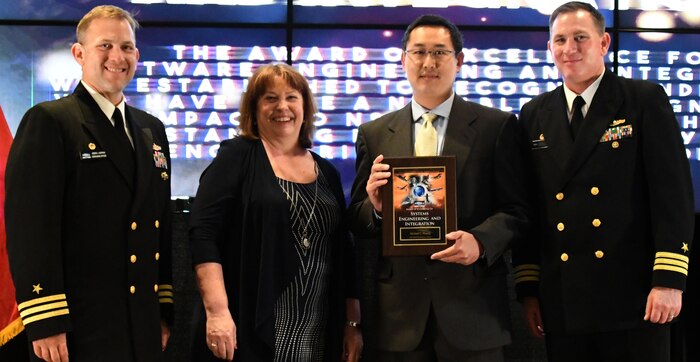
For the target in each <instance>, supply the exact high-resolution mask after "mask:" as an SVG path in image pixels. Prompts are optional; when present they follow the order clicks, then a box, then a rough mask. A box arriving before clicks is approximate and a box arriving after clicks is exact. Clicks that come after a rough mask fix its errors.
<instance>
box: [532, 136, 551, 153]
mask: <svg viewBox="0 0 700 362" xmlns="http://www.w3.org/2000/svg"><path fill="white" fill-rule="evenodd" d="M530 144H531V145H532V149H533V150H542V149H545V148H549V146H547V142H545V141H544V134H540V137H539V138H538V139H535V140H532V141H530Z"/></svg>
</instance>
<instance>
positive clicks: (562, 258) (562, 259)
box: [561, 253, 569, 261]
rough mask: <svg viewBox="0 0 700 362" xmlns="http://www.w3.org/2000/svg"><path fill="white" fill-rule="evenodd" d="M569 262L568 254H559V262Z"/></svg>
mask: <svg viewBox="0 0 700 362" xmlns="http://www.w3.org/2000/svg"><path fill="white" fill-rule="evenodd" d="M567 260H569V254H567V253H563V254H561V261H567Z"/></svg>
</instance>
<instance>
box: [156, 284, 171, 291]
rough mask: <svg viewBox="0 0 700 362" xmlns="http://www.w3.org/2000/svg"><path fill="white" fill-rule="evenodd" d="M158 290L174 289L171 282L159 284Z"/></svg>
mask: <svg viewBox="0 0 700 362" xmlns="http://www.w3.org/2000/svg"><path fill="white" fill-rule="evenodd" d="M158 290H173V286H172V285H170V284H160V285H158Z"/></svg>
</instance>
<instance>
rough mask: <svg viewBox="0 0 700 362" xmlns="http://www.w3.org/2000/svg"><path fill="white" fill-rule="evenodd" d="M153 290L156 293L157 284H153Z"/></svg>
mask: <svg viewBox="0 0 700 362" xmlns="http://www.w3.org/2000/svg"><path fill="white" fill-rule="evenodd" d="M153 291H154V292H156V293H158V284H155V285H153Z"/></svg>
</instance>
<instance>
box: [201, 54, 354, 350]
mask: <svg viewBox="0 0 700 362" xmlns="http://www.w3.org/2000/svg"><path fill="white" fill-rule="evenodd" d="M240 110H241V115H240V118H239V120H240V136H239V137H236V138H234V139H231V140H228V141H224V142H222V143H221V147H220V149H219V152H218V155H217V157H216V158H215V159H214V161H213V162H212V164H211V165H210V166H209V167H208V168H207V169H206V170H205V171H204V173H203V174H202V177H201V179H200V185H199V189H198V191H197V197H196V198H195V202H194V205H193V207H192V213H191V215H190V241H191V249H192V257H193V262H194V265H195V274H196V278H197V284H198V286H199V290H200V293H201V295H202V301H203V307H204V308H203V312H202V313H201V318H200V319H199V323H198V324H199V326H198V328H197V329H196V330H197V335H196V336H195V343H194V348H193V352H194V353H193V360H196V361H204V360H207V359H210V360H212V359H216V358H220V359H226V360H232V359H233V358H234V357H235V359H236V361H273V360H274V361H337V360H343V359H344V360H352V361H355V360H357V359H359V355H360V353H361V349H362V335H361V332H360V329H359V322H360V309H359V301H358V299H357V295H356V282H355V280H356V279H355V275H356V273H355V270H354V257H353V255H354V254H353V248H352V244H351V239H350V237H349V236H348V232H347V230H346V227H345V215H344V214H345V198H344V196H343V191H342V186H341V182H340V177H339V174H338V172H337V170H336V169H335V168H334V167H333V166H332V165H331V164H330V162H328V161H327V160H325V159H323V158H321V157H319V156H318V155H317V154H315V153H313V152H311V151H310V150H309V148H310V147H311V141H312V136H313V129H314V128H313V121H314V114H315V113H316V106H315V105H314V99H313V95H312V93H311V90H310V89H309V85H308V83H307V81H306V79H304V77H303V76H302V75H301V74H299V73H298V72H297V71H296V70H294V69H293V68H291V67H290V66H288V65H285V64H272V65H266V66H263V67H261V68H259V69H258V70H257V71H256V72H255V73H254V74H253V76H252V77H251V79H250V80H249V83H248V87H247V90H246V93H245V95H244V97H243V102H242V105H241V109H240Z"/></svg>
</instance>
